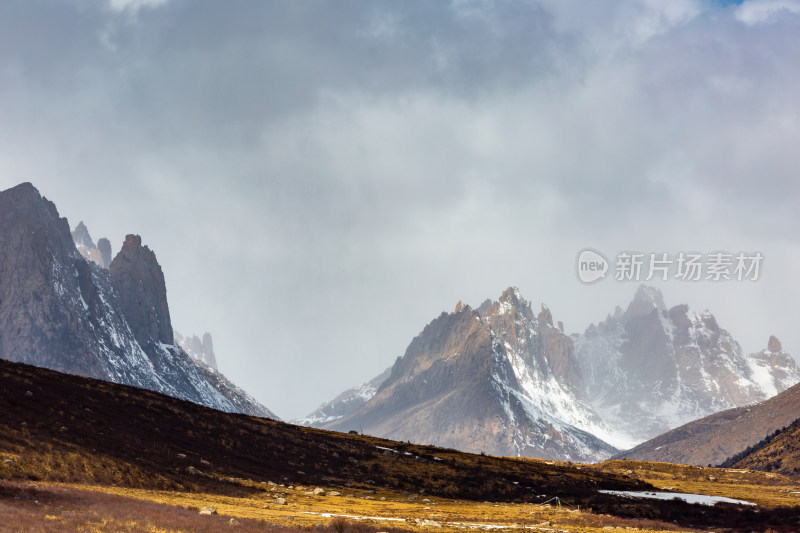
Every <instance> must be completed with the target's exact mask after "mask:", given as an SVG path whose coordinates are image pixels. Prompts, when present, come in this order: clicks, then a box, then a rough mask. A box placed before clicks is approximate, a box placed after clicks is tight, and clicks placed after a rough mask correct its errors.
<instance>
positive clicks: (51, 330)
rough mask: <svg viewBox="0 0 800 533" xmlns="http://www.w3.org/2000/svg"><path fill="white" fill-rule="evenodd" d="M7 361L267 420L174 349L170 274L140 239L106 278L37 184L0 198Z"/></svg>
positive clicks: (1, 319)
mask: <svg viewBox="0 0 800 533" xmlns="http://www.w3.org/2000/svg"><path fill="white" fill-rule="evenodd" d="M81 226H82V225H79V226H78V228H76V230H77V237H78V238H79V239H82V242H83V243H84V244H85V238H86V237H87V236H88V231H83V230H85V226H83V228H82V229H81ZM0 357H2V358H3V359H7V360H10V361H16V362H23V363H28V364H32V365H35V366H40V367H45V368H50V369H53V370H58V371H61V372H66V373H71V374H77V375H81V376H86V377H93V378H97V379H103V380H107V381H111V382H115V383H121V384H126V385H133V386H136V387H140V388H146V389H150V390H153V391H156V392H161V393H164V394H168V395H171V396H175V397H178V398H182V399H186V400H189V401H192V402H196V403H199V404H202V405H206V406H209V407H213V408H215V409H220V410H223V411H230V412H235V411H240V410H243V411H244V412H247V413H252V414H256V413H261V414H262V415H263V413H264V412H265V408H264V407H263V406H260V405H258V404H257V402H256V403H251V402H250V401H249V400H248V399H245V398H243V397H239V396H236V395H233V396H231V397H228V396H226V394H225V392H224V391H220V390H218V389H217V388H216V387H215V386H214V384H212V383H211V382H210V381H209V380H208V379H207V378H206V377H205V376H204V374H203V373H202V372H201V370H200V369H199V368H198V366H197V365H196V364H195V363H194V362H193V361H192V359H191V358H189V356H187V355H186V354H185V353H184V352H183V350H182V349H181V348H180V347H178V346H176V345H174V344H173V338H172V326H171V323H170V319H169V309H168V305H167V299H166V286H165V284H164V279H163V273H162V272H161V267H160V266H159V265H158V262H157V260H156V258H155V254H153V253H152V252H151V251H150V250H149V249H147V247H144V246H142V244H141V238H140V237H138V236H135V235H129V236H128V238H126V241H125V243H124V244H123V247H122V250H121V251H120V253H119V254H117V257H115V258H114V260H113V261H112V262H111V264H110V270H106V269H104V268H102V267H101V266H100V265H98V264H97V263H95V262H94V261H93V260H87V259H86V258H85V257H84V256H83V255H82V254H81V253H80V252H79V251H78V248H77V246H76V244H75V243H74V242H73V234H72V233H71V232H70V230H69V225H68V223H67V220H66V219H65V218H61V217H60V216H59V214H58V211H57V209H56V207H55V205H54V204H53V203H52V202H50V201H49V200H47V199H46V198H44V197H42V196H41V195H40V194H39V191H37V190H36V188H35V187H33V185H31V184H30V183H23V184H21V185H18V186H16V187H13V188H11V189H8V190H5V191H2V192H0ZM230 391H231V392H235V391H234V390H233V389H230Z"/></svg>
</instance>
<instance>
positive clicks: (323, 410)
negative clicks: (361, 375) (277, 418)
mask: <svg viewBox="0 0 800 533" xmlns="http://www.w3.org/2000/svg"><path fill="white" fill-rule="evenodd" d="M391 371H392V369H391V367H389V368H387V369H386V370H384V371H383V372H381V373H380V374H378V375H377V376H375V377H374V378H372V379H371V380H369V381H367V382H365V383H362V384H360V385H356V386H355V387H353V388H352V389H347V390H346V391H344V392H343V393H341V394H339V395H338V396H337V397H336V398H334V399H333V400H331V401H329V402H325V403H323V404H322V405H320V406H319V407H317V409H316V410H315V411H314V412H312V413H310V414H308V415H306V416H304V417H303V418H298V419H297V420H293V421H292V423H293V424H297V425H300V426H314V427H321V426H322V425H324V424H327V423H330V422H333V421H334V420H338V419H339V418H342V417H343V416H346V415H349V414H350V413H352V412H353V411H355V410H356V409H358V408H359V407H361V406H362V405H364V404H365V403H367V402H368V401H369V400H370V398H372V397H373V396H375V394H376V393H377V392H378V389H379V388H380V386H381V385H382V384H383V382H384V381H386V379H387V378H388V377H389V374H390V373H391Z"/></svg>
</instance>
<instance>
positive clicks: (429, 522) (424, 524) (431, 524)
mask: <svg viewBox="0 0 800 533" xmlns="http://www.w3.org/2000/svg"><path fill="white" fill-rule="evenodd" d="M417 524H419V525H420V526H422V527H442V524H440V523H439V522H437V521H435V520H420V521H419V522H417Z"/></svg>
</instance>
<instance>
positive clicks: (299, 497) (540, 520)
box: [0, 460, 800, 533]
mask: <svg viewBox="0 0 800 533" xmlns="http://www.w3.org/2000/svg"><path fill="white" fill-rule="evenodd" d="M532 461H533V460H532ZM574 466H575V467H576V468H580V469H585V470H595V469H599V470H603V471H606V472H608V471H612V472H614V473H618V474H623V475H628V476H630V477H632V478H638V479H642V480H645V481H648V482H649V483H651V484H652V485H653V486H655V487H657V488H658V489H661V490H671V491H682V492H692V493H698V494H708V495H716V496H727V497H731V498H738V499H744V500H748V501H752V502H754V503H757V504H758V505H759V507H760V508H762V509H763V511H765V512H768V511H769V510H770V509H771V510H773V511H775V510H776V509H777V508H780V507H787V506H796V505H798V504H800V484H796V483H795V482H793V481H792V480H790V479H788V478H785V477H782V476H778V475H775V474H769V473H763V472H751V471H743V470H730V469H727V470H726V469H714V468H701V467H696V466H685V465H672V464H667V463H641V462H636V461H612V462H606V463H601V464H600V465H574ZM224 480H225V481H226V482H227V483H230V484H231V485H236V486H238V487H240V488H243V489H248V490H250V491H252V492H251V493H250V494H249V495H245V496H241V495H240V496H226V495H221V494H216V493H206V492H182V491H157V490H144V489H133V488H122V487H115V486H109V485H92V484H75V483H69V484H65V483H52V482H36V483H33V482H24V481H0V516H2V517H3V521H2V522H0V531H131V532H133V531H137V532H138V531H151V532H168V531H170V532H171V531H186V532H189V531H192V532H194V531H198V532H203V531H209V532H210V531H220V530H231V531H275V532H280V531H291V530H298V529H303V530H308V531H320V532H322V531H335V532H337V533H343V532H345V531H352V532H353V533H356V532H363V533H369V532H378V531H438V532H445V531H454V532H455V531H470V530H472V531H522V530H530V531H552V532H565V531H566V532H605V531H609V530H627V531H653V532H656V531H659V532H660V531H701V530H698V529H691V528H688V529H687V528H682V527H679V526H677V525H675V524H671V523H667V522H663V521H656V520H647V519H643V518H634V519H625V518H620V517H615V516H610V515H606V514H593V513H591V512H587V511H586V510H585V509H584V510H581V509H579V508H577V507H572V506H568V505H565V504H563V503H562V502H559V501H558V500H551V501H549V502H546V503H544V502H543V503H540V504H530V503H525V504H521V503H494V502H472V501H465V500H457V499H444V498H438V497H429V496H426V495H424V494H422V495H420V494H411V493H408V492H399V491H392V490H387V489H380V488H378V489H365V488H363V487H361V488H349V487H336V486H334V487H320V488H322V489H323V490H325V491H326V493H324V494H314V489H315V488H317V487H310V486H301V485H289V484H288V482H284V483H282V484H274V483H271V482H269V483H266V482H254V481H249V480H243V479H236V478H225V479H224ZM318 492H319V491H318ZM337 493H338V494H337ZM208 506H212V507H214V508H215V510H216V514H211V515H202V514H200V513H199V511H200V510H201V509H203V508H206V507H208ZM773 518H774V517H773ZM769 521H770V522H773V523H774V521H773V520H769ZM728 527H730V528H736V529H738V528H737V524H730V525H729V526H728ZM792 527H794V526H788V527H787V528H783V527H781V526H777V527H771V528H770V529H766V528H763V529H762V528H759V527H758V526H757V525H756V527H752V526H748V528H747V529H748V530H762V531H764V530H767V531H793V530H794V529H792ZM726 529H727V528H722V529H714V531H724V530H726Z"/></svg>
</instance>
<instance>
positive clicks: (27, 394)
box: [25, 390, 33, 398]
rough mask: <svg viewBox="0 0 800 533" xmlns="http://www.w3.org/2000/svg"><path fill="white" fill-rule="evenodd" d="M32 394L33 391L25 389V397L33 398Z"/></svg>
mask: <svg viewBox="0 0 800 533" xmlns="http://www.w3.org/2000/svg"><path fill="white" fill-rule="evenodd" d="M32 396H33V393H32V392H31V391H29V390H26V391H25V397H26V398H31V397H32Z"/></svg>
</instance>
